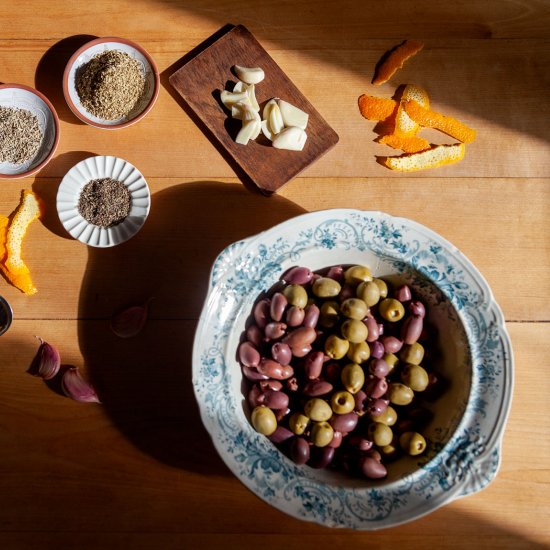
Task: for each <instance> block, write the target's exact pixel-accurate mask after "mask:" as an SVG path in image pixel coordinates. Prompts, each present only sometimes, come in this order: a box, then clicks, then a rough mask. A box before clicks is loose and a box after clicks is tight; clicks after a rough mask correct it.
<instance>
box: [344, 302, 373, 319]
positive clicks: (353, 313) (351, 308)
mask: <svg viewBox="0 0 550 550" xmlns="http://www.w3.org/2000/svg"><path fill="white" fill-rule="evenodd" d="M368 310H369V308H368V307H367V304H365V302H364V301H363V300H360V299H359V298H348V299H347V300H344V301H343V302H342V304H341V305H340V311H341V312H342V314H343V315H345V316H346V317H348V318H349V319H357V320H358V321H360V320H361V319H364V318H365V316H366V315H367V311H368Z"/></svg>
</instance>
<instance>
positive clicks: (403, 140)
mask: <svg viewBox="0 0 550 550" xmlns="http://www.w3.org/2000/svg"><path fill="white" fill-rule="evenodd" d="M378 143H383V144H384V145H388V146H389V147H392V148H393V149H400V150H401V151H405V153H418V152H420V151H425V150H426V149H429V148H430V142H429V141H428V140H427V139H424V138H421V137H418V136H399V135H396V134H390V135H386V136H382V137H381V138H380V139H379V140H378Z"/></svg>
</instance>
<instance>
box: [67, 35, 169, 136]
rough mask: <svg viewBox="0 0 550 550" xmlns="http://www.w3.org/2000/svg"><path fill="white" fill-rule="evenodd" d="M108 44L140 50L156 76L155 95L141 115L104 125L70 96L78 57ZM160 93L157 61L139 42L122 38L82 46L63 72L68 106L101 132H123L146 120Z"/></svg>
mask: <svg viewBox="0 0 550 550" xmlns="http://www.w3.org/2000/svg"><path fill="white" fill-rule="evenodd" d="M107 42H114V43H116V44H125V45H126V46H130V47H132V48H134V49H136V50H138V51H139V52H140V53H141V54H142V55H143V57H145V59H147V62H148V63H149V65H150V66H151V69H152V71H153V75H154V82H155V86H154V90H153V95H152V96H151V99H150V101H149V103H148V104H147V106H146V107H145V109H143V111H141V113H139V115H137V116H135V117H134V118H132V119H131V120H127V121H126V122H121V123H119V124H102V123H100V122H95V121H94V120H92V119H90V118H88V117H87V116H86V115H85V114H84V113H83V112H82V111H80V109H78V107H77V106H76V105H75V104H74V102H73V100H72V99H71V96H70V94H69V74H70V72H71V69H72V67H73V65H74V64H75V62H76V60H77V59H78V57H79V56H80V55H82V53H84V52H85V51H86V50H88V49H90V48H92V47H94V46H97V45H99V44H106V43H107ZM159 92H160V76H159V71H158V67H157V64H156V62H155V60H154V59H153V58H152V57H151V55H150V54H149V52H147V50H146V49H145V48H144V47H143V46H141V45H140V44H138V43H137V42H134V41H132V40H129V39H128V38H120V37H117V36H105V37H100V38H94V39H93V40H90V41H89V42H86V44H83V45H82V46H80V48H78V49H77V50H76V51H75V52H74V53H73V55H72V56H71V57H70V58H69V61H67V64H66V65H65V70H64V71H63V95H64V96H65V101H66V102H67V105H68V106H69V108H70V109H71V111H72V112H73V114H74V115H75V116H76V117H77V118H78V119H80V120H81V121H82V122H84V123H86V124H89V125H90V126H94V127H96V128H100V129H101V130H121V129H122V128H127V127H128V126H132V125H134V124H137V123H138V122H139V121H140V120H142V119H143V118H145V117H146V116H147V115H148V114H149V112H150V111H151V109H152V108H153V107H154V106H155V103H156V102H157V99H158V96H159Z"/></svg>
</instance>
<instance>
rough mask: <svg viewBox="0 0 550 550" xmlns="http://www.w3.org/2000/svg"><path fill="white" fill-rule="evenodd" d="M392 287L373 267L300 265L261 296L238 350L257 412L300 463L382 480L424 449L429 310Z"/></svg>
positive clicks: (262, 428)
mask: <svg viewBox="0 0 550 550" xmlns="http://www.w3.org/2000/svg"><path fill="white" fill-rule="evenodd" d="M389 287H391V285H388V283H386V282H385V281H384V280H382V279H380V278H374V277H373V276H372V274H371V271H370V270H369V268H368V267H366V266H361V265H354V266H347V267H344V266H332V267H330V268H326V269H324V270H321V271H319V272H316V273H314V272H312V271H311V270H310V269H308V268H306V267H294V268H292V269H290V270H289V271H287V272H286V273H285V274H283V276H282V278H281V281H279V282H278V283H277V284H276V285H275V286H274V287H273V288H272V289H271V290H270V291H269V292H267V293H266V294H265V295H263V296H262V297H260V298H259V299H258V300H257V301H256V303H255V305H254V307H253V311H252V314H251V316H250V318H249V320H248V323H247V328H246V331H245V334H244V335H243V339H242V342H241V343H240V345H239V348H238V350H237V357H238V360H239V362H240V364H241V368H242V372H243V376H244V379H245V381H246V384H245V386H246V398H247V401H248V404H249V406H250V409H251V415H250V418H251V422H252V425H253V426H254V429H255V430H256V431H257V432H259V433H261V434H264V435H266V436H268V437H269V438H270V440H271V441H272V442H273V443H274V444H276V445H277V446H278V447H279V448H280V449H281V451H283V452H284V453H285V454H287V455H288V456H289V457H290V458H291V459H292V460H293V461H294V462H295V463H297V464H308V465H309V466H312V467H314V468H324V467H327V466H329V465H330V466H331V467H336V468H339V469H342V470H345V471H347V472H349V473H350V474H352V475H363V476H366V477H367V478H370V479H379V478H384V477H385V476H386V475H387V469H386V466H385V463H387V461H388V460H391V459H394V458H396V457H398V456H400V455H402V454H403V453H405V454H407V455H412V456H415V455H419V454H421V453H423V452H424V451H425V450H426V446H427V442H426V440H425V438H424V437H423V436H422V434H421V433H420V429H421V428H422V426H423V425H425V423H426V422H427V421H428V420H429V413H428V411H427V409H426V408H423V407H421V406H420V407H419V406H418V405H419V397H418V394H422V393H424V392H426V390H430V389H433V388H434V387H435V386H436V384H437V377H436V376H435V374H434V373H433V372H429V369H427V368H424V367H423V366H422V362H423V359H424V354H425V348H424V346H425V345H427V344H428V343H429V340H428V336H427V334H426V332H427V331H426V329H425V327H424V317H425V315H426V308H425V306H424V304H423V303H422V302H421V301H419V300H415V299H413V296H412V292H411V289H410V288H409V287H408V286H407V285H402V286H400V287H397V288H394V289H391V288H389ZM426 393H428V392H426Z"/></svg>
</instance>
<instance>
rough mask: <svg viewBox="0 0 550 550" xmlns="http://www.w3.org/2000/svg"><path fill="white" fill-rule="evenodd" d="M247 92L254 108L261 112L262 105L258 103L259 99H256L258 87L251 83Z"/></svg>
mask: <svg viewBox="0 0 550 550" xmlns="http://www.w3.org/2000/svg"><path fill="white" fill-rule="evenodd" d="M246 93H247V94H248V101H249V102H250V105H252V108H253V109H254V110H255V111H256V112H257V113H259V112H260V106H259V105H258V101H257V100H256V88H255V87H254V84H250V86H248V88H247V89H246Z"/></svg>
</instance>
